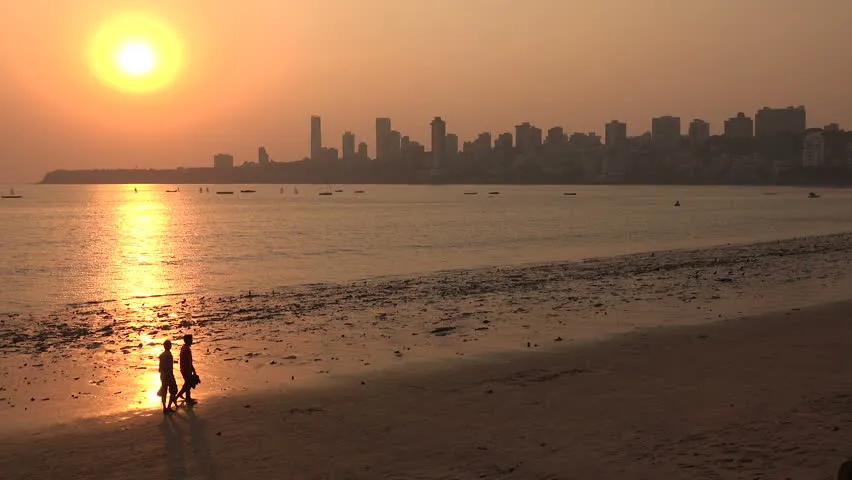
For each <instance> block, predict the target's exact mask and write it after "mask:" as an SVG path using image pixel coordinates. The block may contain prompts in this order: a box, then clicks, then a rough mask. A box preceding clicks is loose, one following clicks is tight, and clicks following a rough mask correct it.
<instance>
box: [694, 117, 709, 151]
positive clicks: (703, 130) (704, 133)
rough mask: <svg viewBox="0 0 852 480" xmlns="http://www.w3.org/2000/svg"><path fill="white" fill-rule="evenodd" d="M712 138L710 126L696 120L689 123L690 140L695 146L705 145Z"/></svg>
mask: <svg viewBox="0 0 852 480" xmlns="http://www.w3.org/2000/svg"><path fill="white" fill-rule="evenodd" d="M709 138H710V124H709V123H707V122H705V121H704V120H701V119H698V118H696V119H695V120H693V121H691V122H690V123H689V140H690V142H692V144H693V145H703V144H704V142H706V141H707V139H709Z"/></svg>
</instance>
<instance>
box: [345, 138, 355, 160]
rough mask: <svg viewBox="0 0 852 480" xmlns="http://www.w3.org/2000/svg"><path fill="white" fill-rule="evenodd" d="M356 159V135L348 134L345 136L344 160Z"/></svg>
mask: <svg viewBox="0 0 852 480" xmlns="http://www.w3.org/2000/svg"><path fill="white" fill-rule="evenodd" d="M353 158H355V134H354V133H352V132H346V133H344V134H343V159H344V160H352V159H353Z"/></svg>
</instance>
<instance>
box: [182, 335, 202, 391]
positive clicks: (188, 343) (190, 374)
mask: <svg viewBox="0 0 852 480" xmlns="http://www.w3.org/2000/svg"><path fill="white" fill-rule="evenodd" d="M180 374H181V376H183V387H181V389H180V392H178V394H177V396H178V397H182V398H185V399H186V404H187V405H192V404H194V403H195V400H193V399H192V393H191V392H192V389H193V388H195V387H197V386H198V384H199V383H201V379H200V378H199V377H198V374H197V373H196V372H195V365H193V364H192V335H184V336H183V346H182V347H180Z"/></svg>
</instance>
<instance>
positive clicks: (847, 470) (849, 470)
mask: <svg viewBox="0 0 852 480" xmlns="http://www.w3.org/2000/svg"><path fill="white" fill-rule="evenodd" d="M837 480H852V460H846V461H845V462H843V463H841V464H840V470H839V471H838V472H837Z"/></svg>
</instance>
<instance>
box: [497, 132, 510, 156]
mask: <svg viewBox="0 0 852 480" xmlns="http://www.w3.org/2000/svg"><path fill="white" fill-rule="evenodd" d="M514 144H515V142H514V139H513V138H512V134H511V133H509V132H506V133H501V134H500V135H498V136H497V140H495V141H494V148H495V149H497V150H502V151H504V152H508V151H510V150H512V146H513V145H514Z"/></svg>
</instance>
